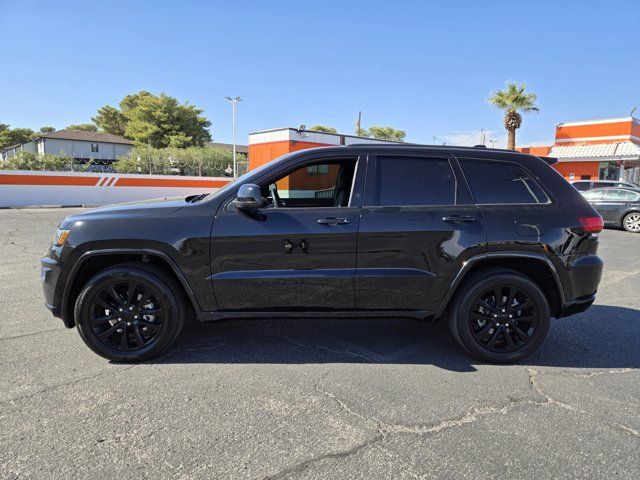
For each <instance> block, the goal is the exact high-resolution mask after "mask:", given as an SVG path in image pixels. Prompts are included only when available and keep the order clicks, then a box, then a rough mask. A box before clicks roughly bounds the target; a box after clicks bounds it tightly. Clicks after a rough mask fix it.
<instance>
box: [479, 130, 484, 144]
mask: <svg viewBox="0 0 640 480" xmlns="http://www.w3.org/2000/svg"><path fill="white" fill-rule="evenodd" d="M484 144H485V138H484V128H481V129H480V145H484Z"/></svg>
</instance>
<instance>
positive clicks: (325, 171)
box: [261, 159, 356, 208]
mask: <svg viewBox="0 0 640 480" xmlns="http://www.w3.org/2000/svg"><path fill="white" fill-rule="evenodd" d="M355 167H356V161H355V159H354V160H351V159H348V160H333V161H326V162H320V163H314V164H312V165H306V166H303V167H298V168H297V169H295V170H294V171H292V172H289V173H287V174H286V175H283V176H281V177H280V178H278V179H276V180H271V181H269V182H268V183H267V184H264V185H261V187H262V195H263V196H264V197H265V198H267V201H268V202H269V206H272V207H275V206H278V207H289V208H292V207H293V208H295V207H346V206H348V204H349V198H350V196H351V188H352V186H353V178H354V175H355Z"/></svg>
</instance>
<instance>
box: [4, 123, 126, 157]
mask: <svg viewBox="0 0 640 480" xmlns="http://www.w3.org/2000/svg"><path fill="white" fill-rule="evenodd" d="M132 147H133V142H132V141H131V140H127V139H126V138H124V137H120V136H118V135H112V134H110V133H98V132H86V131H83V130H59V131H57V132H52V133H49V134H46V135H41V136H39V137H37V138H35V139H34V140H31V141H30V142H27V143H25V144H22V145H12V146H10V147H5V148H3V149H2V150H0V158H2V161H3V162H4V161H6V160H7V159H8V158H9V157H11V156H12V155H15V154H16V153H17V152H20V151H25V152H32V153H41V154H42V153H50V154H52V155H59V156H61V157H71V158H73V159H74V160H75V162H76V163H87V162H89V161H92V162H93V163H97V164H101V165H109V164H110V163H111V162H113V161H114V160H116V159H118V158H120V157H122V156H124V155H126V154H127V153H129V150H131V148H132Z"/></svg>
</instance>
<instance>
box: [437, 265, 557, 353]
mask: <svg viewBox="0 0 640 480" xmlns="http://www.w3.org/2000/svg"><path fill="white" fill-rule="evenodd" d="M549 320H550V311H549V303H548V300H547V298H546V297H545V295H544V293H543V292H542V290H541V289H540V287H539V286H538V285H537V284H536V283H535V282H533V281H532V280H531V279H530V278H528V277H526V276H524V275H522V274H520V273H518V272H514V271H511V270H504V269H497V268H491V269H487V270H482V271H479V272H476V273H474V274H472V275H470V277H469V278H468V279H466V280H465V282H464V283H463V284H462V285H461V286H460V288H459V290H458V294H457V296H456V298H455V299H454V301H453V302H452V304H451V305H450V310H449V327H450V329H451V332H452V334H453V336H454V337H455V338H456V340H458V342H459V343H460V344H461V345H462V346H463V347H464V348H465V349H466V350H467V351H468V352H469V353H471V354H472V355H473V356H475V357H477V358H479V359H480V360H484V361H487V362H493V363H512V362H517V361H519V360H522V359H523V358H526V357H527V356H529V355H531V354H532V353H533V352H535V351H536V350H537V349H538V347H539V346H540V345H541V344H542V342H543V341H544V338H545V337H546V335H547V332H548V330H549Z"/></svg>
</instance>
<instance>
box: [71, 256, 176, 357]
mask: <svg viewBox="0 0 640 480" xmlns="http://www.w3.org/2000/svg"><path fill="white" fill-rule="evenodd" d="M184 316H185V306H184V300H183V297H182V295H181V292H180V290H179V287H177V285H176V283H175V282H174V281H173V279H172V278H171V277H169V276H168V275H167V274H166V273H165V272H164V271H162V270H161V269H158V268H155V267H153V266H148V265H145V264H126V265H116V266H114V267H110V268H107V269H105V270H102V271H101V272H99V273H98V274H96V275H95V276H94V277H92V278H91V279H90V280H89V281H88V282H87V284H86V285H85V287H84V288H83V290H82V292H81V293H80V295H79V296H78V299H77V301H76V307H75V319H76V325H77V326H78V331H79V333H80V336H81V337H82V339H83V340H84V342H85V343H86V344H87V345H88V346H89V347H90V348H91V349H92V350H93V351H94V352H96V353H97V354H99V355H101V356H103V357H105V358H108V359H110V360H114V361H119V362H137V361H142V360H148V359H151V358H154V357H156V356H158V355H160V354H161V353H162V352H164V351H165V350H166V349H167V348H168V347H169V346H170V345H171V344H172V343H173V341H174V340H175V339H176V337H177V336H178V334H179V333H180V330H181V329H182V326H183V325H184Z"/></svg>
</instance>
